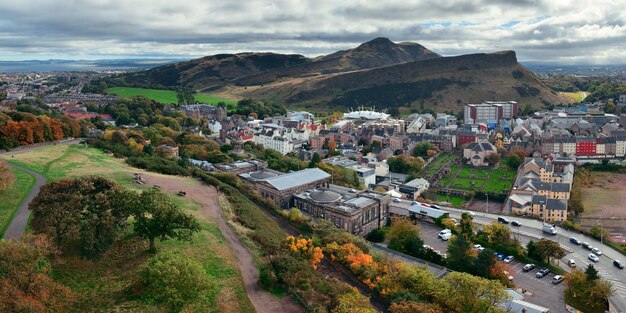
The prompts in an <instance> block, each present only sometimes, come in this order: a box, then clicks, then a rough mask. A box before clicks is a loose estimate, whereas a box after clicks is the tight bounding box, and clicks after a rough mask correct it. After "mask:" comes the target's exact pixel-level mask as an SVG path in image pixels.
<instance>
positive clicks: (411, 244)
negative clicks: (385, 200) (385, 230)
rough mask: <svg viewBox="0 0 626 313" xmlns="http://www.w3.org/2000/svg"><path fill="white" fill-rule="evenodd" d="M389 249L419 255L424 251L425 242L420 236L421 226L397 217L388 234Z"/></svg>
mask: <svg viewBox="0 0 626 313" xmlns="http://www.w3.org/2000/svg"><path fill="white" fill-rule="evenodd" d="M388 238H389V249H393V250H396V251H399V252H403V253H406V254H409V255H413V256H417V255H420V254H422V252H423V251H424V242H423V241H422V239H421V238H420V236H419V228H417V226H416V225H413V223H411V221H409V220H408V219H403V218H400V219H395V220H394V221H393V223H392V224H391V231H390V232H389V235H388Z"/></svg>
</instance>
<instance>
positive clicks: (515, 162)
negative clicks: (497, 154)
mask: <svg viewBox="0 0 626 313" xmlns="http://www.w3.org/2000/svg"><path fill="white" fill-rule="evenodd" d="M521 164H522V159H521V158H520V157H519V155H517V154H509V156H508V158H507V165H508V166H509V167H510V168H512V169H516V168H518V167H519V166H520V165H521Z"/></svg>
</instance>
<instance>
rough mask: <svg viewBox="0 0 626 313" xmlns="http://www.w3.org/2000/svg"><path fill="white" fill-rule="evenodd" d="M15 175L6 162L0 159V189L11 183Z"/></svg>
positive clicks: (7, 186) (9, 185)
mask: <svg viewBox="0 0 626 313" xmlns="http://www.w3.org/2000/svg"><path fill="white" fill-rule="evenodd" d="M14 181H15V175H14V174H13V172H12V171H11V168H10V167H9V164H7V162H5V161H3V160H0V190H3V189H7V188H9V187H11V186H12V185H13V182H14Z"/></svg>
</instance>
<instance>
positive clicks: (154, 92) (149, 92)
mask: <svg viewBox="0 0 626 313" xmlns="http://www.w3.org/2000/svg"><path fill="white" fill-rule="evenodd" d="M106 92H107V93H108V94H115V95H118V96H120V97H122V98H130V97H133V96H144V97H146V98H150V99H152V100H154V101H157V102H161V103H178V98H177V97H176V91H174V90H159V89H146V88H133V87H111V88H108V89H107V90H106ZM194 98H195V99H196V101H198V102H200V103H206V104H218V103H220V102H224V103H226V104H236V103H237V101H235V100H232V99H225V98H220V97H217V96H214V95H211V94H208V93H196V94H194Z"/></svg>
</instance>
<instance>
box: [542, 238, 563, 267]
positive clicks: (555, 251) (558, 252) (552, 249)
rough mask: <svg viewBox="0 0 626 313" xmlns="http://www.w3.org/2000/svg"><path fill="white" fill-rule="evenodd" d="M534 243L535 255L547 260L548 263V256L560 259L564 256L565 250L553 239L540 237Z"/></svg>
mask: <svg viewBox="0 0 626 313" xmlns="http://www.w3.org/2000/svg"><path fill="white" fill-rule="evenodd" d="M536 245H537V255H538V256H539V257H540V258H541V259H542V260H547V261H548V263H550V258H555V259H561V258H563V257H564V256H565V250H563V248H561V246H560V245H559V244H558V243H557V242H555V241H552V240H549V239H545V238H541V239H539V241H537V243H536Z"/></svg>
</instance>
